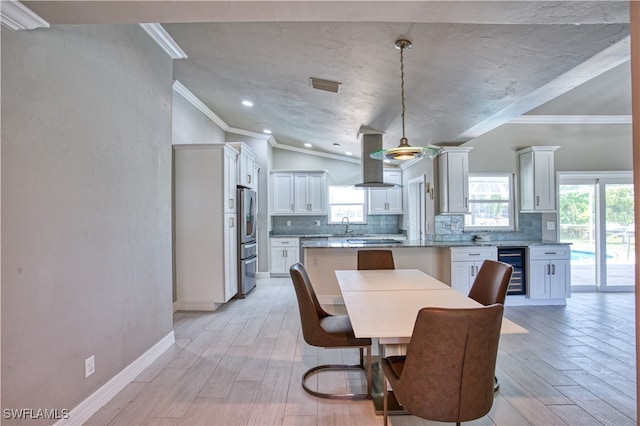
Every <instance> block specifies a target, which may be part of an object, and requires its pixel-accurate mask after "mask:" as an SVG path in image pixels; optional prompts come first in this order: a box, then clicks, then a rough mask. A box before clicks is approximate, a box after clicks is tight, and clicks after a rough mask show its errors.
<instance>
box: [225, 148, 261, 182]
mask: <svg viewBox="0 0 640 426" xmlns="http://www.w3.org/2000/svg"><path fill="white" fill-rule="evenodd" d="M229 145H231V146H233V147H234V148H236V149H237V150H238V151H239V152H240V155H239V156H238V171H237V172H238V178H237V180H238V183H237V184H238V185H240V186H244V187H246V188H251V189H254V190H255V189H257V188H258V180H257V174H256V167H255V166H256V153H255V152H254V151H253V150H252V149H251V148H250V147H249V145H247V144H245V143H244V142H230V143H229Z"/></svg>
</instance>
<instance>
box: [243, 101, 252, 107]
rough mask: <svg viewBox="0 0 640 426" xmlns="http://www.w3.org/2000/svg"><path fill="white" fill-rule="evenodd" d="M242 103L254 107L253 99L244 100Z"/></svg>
mask: <svg viewBox="0 0 640 426" xmlns="http://www.w3.org/2000/svg"><path fill="white" fill-rule="evenodd" d="M242 105H244V106H246V107H252V106H253V102H251V101H247V100H245V101H242Z"/></svg>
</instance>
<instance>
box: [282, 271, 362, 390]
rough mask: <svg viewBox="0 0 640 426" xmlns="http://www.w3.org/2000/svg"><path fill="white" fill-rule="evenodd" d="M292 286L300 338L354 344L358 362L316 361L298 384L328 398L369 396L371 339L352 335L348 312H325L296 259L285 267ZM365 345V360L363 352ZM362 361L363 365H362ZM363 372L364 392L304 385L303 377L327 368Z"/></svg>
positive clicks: (317, 342) (313, 342) (318, 342)
mask: <svg viewBox="0 0 640 426" xmlns="http://www.w3.org/2000/svg"><path fill="white" fill-rule="evenodd" d="M289 273H290V274H291V280H292V281H293V288H294V289H295V291H296V297H297V298H298V308H299V310H300V320H301V322H302V335H303V337H304V341H305V342H307V343H308V344H309V345H311V346H317V347H323V348H358V349H359V350H360V363H359V364H353V365H351V364H328V365H318V366H316V367H313V368H311V369H309V370H307V371H306V372H305V373H304V374H303V375H302V388H303V389H304V390H305V392H307V393H308V394H310V395H313V396H317V397H320V398H328V399H369V398H371V339H369V338H358V337H355V335H354V332H353V328H352V326H351V321H350V320H349V316H348V315H331V314H329V313H328V312H326V311H325V310H324V309H323V308H322V306H320V303H318V298H317V297H316V293H315V291H314V290H313V286H312V285H311V281H310V280H309V275H308V274H307V270H306V269H305V267H304V265H302V264H301V263H296V264H294V265H292V266H291V268H289ZM364 349H366V354H367V356H366V362H365V360H364V356H363V352H364ZM365 364H366V365H365ZM365 368H366V374H367V393H366V394H356V393H344V394H333V393H324V392H319V391H315V390H312V389H311V388H309V386H308V385H307V383H306V382H307V379H308V378H309V377H310V376H312V375H314V374H317V373H320V372H323V371H328V370H333V371H335V370H356V369H357V370H364V369H365Z"/></svg>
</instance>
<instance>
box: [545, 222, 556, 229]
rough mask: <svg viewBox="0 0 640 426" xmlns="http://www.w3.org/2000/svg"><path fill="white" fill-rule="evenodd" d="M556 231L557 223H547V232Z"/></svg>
mask: <svg viewBox="0 0 640 426" xmlns="http://www.w3.org/2000/svg"><path fill="white" fill-rule="evenodd" d="M555 230H556V223H555V222H554V221H552V220H550V221H548V222H547V231H555Z"/></svg>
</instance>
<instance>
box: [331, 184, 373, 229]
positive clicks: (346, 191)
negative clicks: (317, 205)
mask: <svg viewBox="0 0 640 426" xmlns="http://www.w3.org/2000/svg"><path fill="white" fill-rule="evenodd" d="M366 192H367V191H365V190H363V189H357V188H354V187H353V186H349V185H330V186H329V223H342V220H343V219H344V218H345V217H347V218H349V223H367V222H366V216H365V201H366V198H365V194H366Z"/></svg>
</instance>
